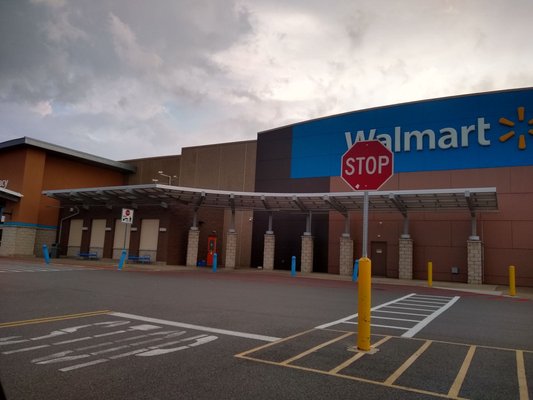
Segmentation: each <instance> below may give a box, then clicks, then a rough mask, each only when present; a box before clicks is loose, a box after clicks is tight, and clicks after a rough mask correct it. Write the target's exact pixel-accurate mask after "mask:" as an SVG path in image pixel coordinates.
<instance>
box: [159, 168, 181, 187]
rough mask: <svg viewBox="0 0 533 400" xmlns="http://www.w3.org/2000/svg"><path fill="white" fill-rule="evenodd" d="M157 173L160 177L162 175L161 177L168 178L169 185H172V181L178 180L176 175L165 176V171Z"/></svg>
mask: <svg viewBox="0 0 533 400" xmlns="http://www.w3.org/2000/svg"><path fill="white" fill-rule="evenodd" d="M157 173H158V174H159V175H161V176H164V177H166V178H167V179H168V184H169V185H172V179H175V178H177V176H176V175H167V174H164V173H163V171H157Z"/></svg>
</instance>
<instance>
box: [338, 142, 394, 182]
mask: <svg viewBox="0 0 533 400" xmlns="http://www.w3.org/2000/svg"><path fill="white" fill-rule="evenodd" d="M393 171H394V156H393V154H392V152H391V151H390V150H389V149H388V148H387V147H385V145H384V144H383V143H381V142H380V141H379V140H368V141H362V142H357V143H355V144H354V145H353V146H352V147H350V148H349V149H348V151H347V152H346V153H344V154H343V156H342V161H341V177H342V179H344V181H345V182H346V183H347V184H348V185H350V186H351V187H352V188H353V189H354V190H378V189H379V188H380V187H381V186H382V185H383V184H384V183H385V182H386V181H387V180H388V179H389V178H390V177H391V176H392V175H393Z"/></svg>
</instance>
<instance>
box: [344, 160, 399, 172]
mask: <svg viewBox="0 0 533 400" xmlns="http://www.w3.org/2000/svg"><path fill="white" fill-rule="evenodd" d="M389 164H390V160H389V157H387V156H379V157H375V156H368V157H348V158H347V159H346V167H347V168H345V169H344V173H345V174H346V175H349V176H351V175H374V174H376V173H377V174H381V173H382V172H383V168H384V167H386V166H387V165H389Z"/></svg>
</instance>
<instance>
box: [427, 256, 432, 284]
mask: <svg viewBox="0 0 533 400" xmlns="http://www.w3.org/2000/svg"><path fill="white" fill-rule="evenodd" d="M428 286H429V287H432V286H433V262H431V261H428Z"/></svg>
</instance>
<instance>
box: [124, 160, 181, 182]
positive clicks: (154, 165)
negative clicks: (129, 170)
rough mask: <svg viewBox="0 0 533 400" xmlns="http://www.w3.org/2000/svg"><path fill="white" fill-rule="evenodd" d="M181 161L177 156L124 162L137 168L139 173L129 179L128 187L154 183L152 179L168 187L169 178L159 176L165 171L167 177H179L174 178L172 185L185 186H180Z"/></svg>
mask: <svg viewBox="0 0 533 400" xmlns="http://www.w3.org/2000/svg"><path fill="white" fill-rule="evenodd" d="M180 159H181V156H180V155H175V156H166V157H152V158H141V159H137V160H128V161H123V162H125V163H128V164H130V165H134V166H135V167H137V173H136V174H134V175H130V176H129V177H128V185H140V184H146V183H154V181H153V180H152V179H157V180H158V182H157V183H160V184H163V185H167V184H168V178H167V177H164V176H161V175H159V171H163V173H164V174H166V175H170V176H171V177H173V176H174V175H175V176H176V177H177V178H172V185H174V186H183V185H180V184H179V176H180Z"/></svg>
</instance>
